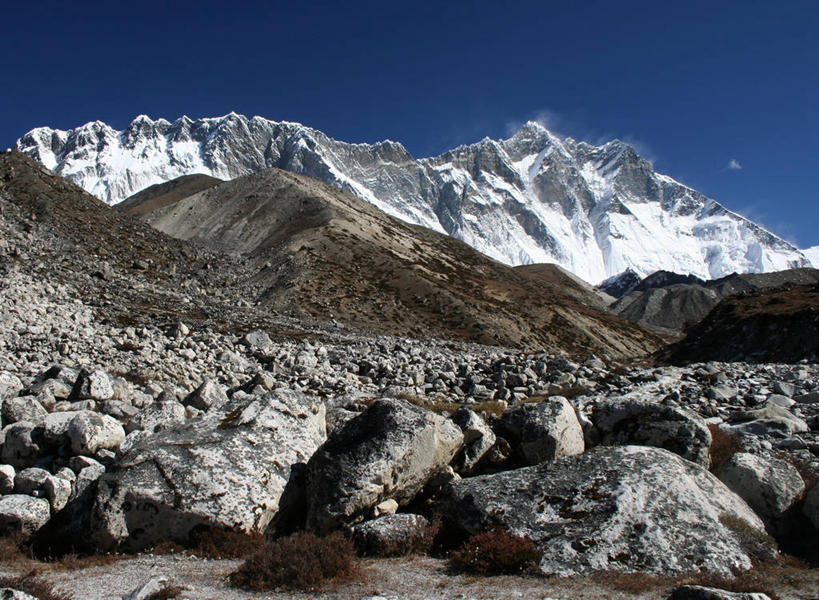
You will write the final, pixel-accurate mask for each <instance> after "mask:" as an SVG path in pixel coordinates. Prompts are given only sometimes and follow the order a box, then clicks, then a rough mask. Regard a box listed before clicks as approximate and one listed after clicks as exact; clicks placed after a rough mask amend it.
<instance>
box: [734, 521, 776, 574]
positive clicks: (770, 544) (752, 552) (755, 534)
mask: <svg viewBox="0 0 819 600" xmlns="http://www.w3.org/2000/svg"><path fill="white" fill-rule="evenodd" d="M719 522H720V523H722V524H723V525H724V526H725V527H727V528H728V529H730V530H731V531H732V532H733V533H734V534H735V535H736V536H737V538H738V539H739V542H740V544H742V546H743V548H744V549H745V551H746V552H747V553H748V555H749V556H751V558H753V559H754V560H757V561H761V562H762V561H768V560H771V559H772V558H774V557H775V556H776V553H777V552H778V547H777V544H776V540H775V539H773V538H772V537H771V536H769V535H768V534H767V533H765V532H764V531H760V530H758V529H756V528H755V527H753V526H752V525H751V524H750V523H748V522H747V521H746V520H745V519H742V518H740V517H738V516H736V515H734V514H731V513H723V514H721V515H720V516H719Z"/></svg>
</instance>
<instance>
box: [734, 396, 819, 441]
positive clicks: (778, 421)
mask: <svg viewBox="0 0 819 600" xmlns="http://www.w3.org/2000/svg"><path fill="white" fill-rule="evenodd" d="M730 421H731V422H732V423H736V424H735V425H733V426H732V427H731V431H732V433H750V434H754V435H769V434H770V433H772V432H777V433H781V434H784V435H793V434H794V433H805V432H806V431H808V430H809V427H808V424H807V423H806V422H805V421H803V420H802V419H800V418H799V417H797V416H796V415H794V414H793V413H791V411H789V410H788V409H787V408H783V407H782V406H778V405H777V404H775V403H773V402H766V403H765V404H764V405H763V406H761V407H760V408H755V409H752V410H742V411H736V412H734V413H732V414H731V415H730Z"/></svg>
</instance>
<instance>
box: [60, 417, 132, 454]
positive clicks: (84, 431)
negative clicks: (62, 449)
mask: <svg viewBox="0 0 819 600" xmlns="http://www.w3.org/2000/svg"><path fill="white" fill-rule="evenodd" d="M66 435H68V439H70V440H71V449H72V450H73V451H74V452H75V453H76V454H84V455H89V456H93V455H94V454H96V453H97V452H98V451H99V450H116V449H117V448H119V445H120V444H121V443H122V442H123V440H124V439H125V430H124V429H123V428H122V425H120V423H119V421H117V420H116V419H114V418H113V417H109V416H108V415H101V414H98V413H95V412H91V411H81V412H80V413H79V414H78V415H76V416H74V418H73V419H71V421H70V422H69V423H68V428H67V430H66Z"/></svg>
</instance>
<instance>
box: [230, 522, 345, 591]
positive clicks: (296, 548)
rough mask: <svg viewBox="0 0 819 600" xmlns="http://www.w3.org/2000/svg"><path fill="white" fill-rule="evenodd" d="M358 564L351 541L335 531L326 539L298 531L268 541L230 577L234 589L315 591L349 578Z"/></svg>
mask: <svg viewBox="0 0 819 600" xmlns="http://www.w3.org/2000/svg"><path fill="white" fill-rule="evenodd" d="M358 572H359V564H358V561H357V559H356V555H355V550H354V549H353V544H352V542H351V541H350V540H348V539H347V538H346V537H344V536H343V535H342V534H341V533H338V532H335V533H332V534H330V535H328V536H326V537H318V536H316V535H314V534H312V533H305V532H299V533H295V534H293V535H291V536H288V537H285V538H280V539H277V540H272V541H269V542H268V543H267V544H265V545H264V546H263V547H262V548H260V549H258V550H257V551H256V552H255V553H254V554H252V555H251V556H250V557H249V558H248V559H247V560H246V561H245V562H244V563H243V564H242V566H241V567H239V570H238V571H236V572H235V573H233V574H232V575H231V576H230V583H231V584H232V585H234V586H236V587H239V588H243V589H247V590H254V591H263V590H272V589H276V588H283V589H289V590H305V591H309V590H316V589H319V587H320V586H321V585H322V584H324V583H325V582H327V581H329V580H337V579H347V578H351V577H353V576H354V575H356V574H357V573H358Z"/></svg>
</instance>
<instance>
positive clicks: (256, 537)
mask: <svg viewBox="0 0 819 600" xmlns="http://www.w3.org/2000/svg"><path fill="white" fill-rule="evenodd" d="M264 541H265V540H264V535H262V534H261V533H244V532H241V531H233V530H230V529H219V528H212V529H210V528H209V529H198V530H194V531H193V532H191V535H190V544H189V546H188V549H190V550H192V551H193V552H195V553H196V554H197V555H199V556H202V557H205V558H244V557H245V556H247V555H248V554H252V553H253V552H255V551H256V550H258V549H259V548H260V547H261V546H263V545H264Z"/></svg>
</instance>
